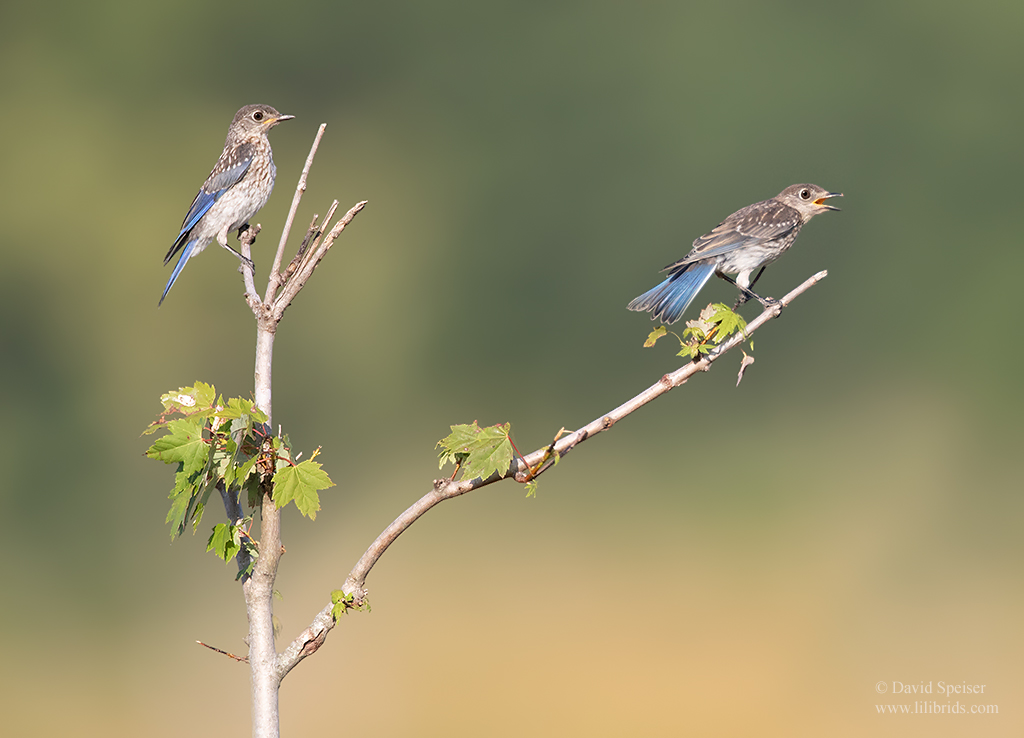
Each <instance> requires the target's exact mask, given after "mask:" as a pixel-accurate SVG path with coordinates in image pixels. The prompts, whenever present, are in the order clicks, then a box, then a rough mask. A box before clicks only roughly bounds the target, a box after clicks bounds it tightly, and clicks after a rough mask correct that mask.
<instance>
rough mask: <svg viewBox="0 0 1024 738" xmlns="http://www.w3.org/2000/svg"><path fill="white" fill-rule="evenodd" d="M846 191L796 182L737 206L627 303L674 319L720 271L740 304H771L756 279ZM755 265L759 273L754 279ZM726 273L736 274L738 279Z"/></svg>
mask: <svg viewBox="0 0 1024 738" xmlns="http://www.w3.org/2000/svg"><path fill="white" fill-rule="evenodd" d="M842 196H843V193H842V192H829V191H828V190H825V189H822V188H821V187H818V186H817V185H813V184H795V185H792V186H791V187H787V188H786V189H784V190H783V191H782V192H780V193H779V194H778V195H776V196H775V197H773V198H772V199H770V200H763V201H761V202H755V203H754V204H753V205H748V206H747V207H745V208H743V209H742V210H737V211H736V212H735V213H733V214H732V215H730V216H729V217H728V218H726V219H725V220H723V221H722V222H721V223H719V224H718V225H717V226H715V228H714V230H712V231H711V232H710V233H706V234H704V235H703V236H701V237H700V238H698V239H697V240H696V241H694V242H693V248H692V249H691V250H690V253H688V254H687V255H686V256H684V257H683V258H682V259H680V260H679V261H677V262H675V263H672V264H669V265H668V266H667V267H665V268H664V269H663V270H662V271H666V272H668V273H669V276H668V279H666V280H665V281H664V282H662V283H661V284H659V285H658V286H657V287H655V288H654V289H652V290H650V291H648V292H645V293H644V294H642V295H640V297H638V298H636V299H635V300H633V302H631V303H629V305H628V308H629V309H630V310H639V311H649V312H650V313H651V320H654V319H655V318H661V322H662V323H674V322H676V321H677V320H679V317H680V316H681V315H682V314H683V312H684V311H685V310H686V308H687V307H688V306H689V305H690V303H691V302H692V301H693V298H694V297H696V296H697V293H698V292H700V289H701V287H703V286H704V284H705V283H706V282H707V281H708V280H709V279H711V275H712V274H716V273H717V274H718V276H719V277H721V278H722V279H724V280H725V281H727V282H730V283H731V284H733V285H735V286H736V287H738V288H739V290H740V296H739V299H738V300H737V301H736V306H735V307H739V306H740V305H741V304H742V303H744V302H746V301H747V300H748V299H749V298H751V297H753V298H755V299H757V300H758V301H759V302H760V303H761V304H762V305H764V306H766V307H767V306H769V305H772V304H774V303H775V300H773V299H772V298H767V299H766V298H763V297H761V296H760V295H757V294H755V293H754V292H751V288H752V287H753V286H754V283H755V282H757V280H758V278H759V277H760V276H761V273H762V272H764V268H765V267H766V266H768V265H769V264H771V263H772V262H773V261H775V260H776V259H778V258H779V257H780V256H782V254H783V253H785V251H786V249H788V248H789V247H790V246H792V245H793V241H795V240H796V237H797V234H799V233H800V229H801V228H803V227H804V225H805V224H806V223H807V221H809V220H810V219H811V218H813V217H814V216H815V215H817V214H818V213H824V212H825V211H826V210H839V208H837V207H833V206H832V205H828V204H826V203H825V201H826V200H828V199H829V198H830V197H842ZM755 270H758V271H757V275H756V276H755V277H754V278H753V279H751V278H750V275H751V274H753V272H754V271H755ZM727 274H736V275H737V276H736V279H735V280H733V279H730V278H729V277H728V276H727Z"/></svg>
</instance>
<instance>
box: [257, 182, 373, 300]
mask: <svg viewBox="0 0 1024 738" xmlns="http://www.w3.org/2000/svg"><path fill="white" fill-rule="evenodd" d="M366 203H367V201H366V200H363V201H361V202H357V203H356V204H355V205H353V206H352V207H351V209H350V210H349V211H348V212H347V213H345V214H344V215H343V216H341V218H340V219H339V220H338V222H337V223H335V224H334V227H333V228H332V229H331V232H330V233H328V234H327V236H326V237H325V238H324V239H323V240H322V241H320V242H319V243H317V242H314V245H313V246H312V247H310V249H309V251H307V252H306V255H305V256H304V257H303V258H302V260H301V261H300V262H299V265H298V267H297V268H296V269H295V272H294V274H292V275H291V277H289V278H288V281H287V282H285V284H284V286H283V287H282V288H281V294H279V295H278V296H277V298H276V299H275V300H274V302H273V303H272V309H273V314H274V318H275V320H281V317H282V316H283V315H284V311H285V310H286V309H287V308H288V306H289V305H290V304H291V302H292V300H294V299H295V296H296V295H297V294H299V290H301V289H302V288H303V287H304V286H305V285H306V280H308V279H309V278H310V277H311V276H312V274H313V270H315V269H316V268H317V266H318V265H319V264H320V260H321V259H323V258H324V257H325V256H326V255H327V252H328V251H329V250H330V248H331V246H332V245H334V241H335V239H337V238H338V236H340V235H341V232H342V231H343V230H345V227H346V226H347V225H348V224H349V223H351V222H352V219H353V218H355V217H356V216H357V215H358V214H359V212H360V211H361V210H362V209H363V208H364V207H366ZM336 206H337V202H335V204H334V205H333V206H332V208H331V212H332V213H333V212H334V207H336ZM324 222H325V223H326V222H327V221H326V219H325V220H324Z"/></svg>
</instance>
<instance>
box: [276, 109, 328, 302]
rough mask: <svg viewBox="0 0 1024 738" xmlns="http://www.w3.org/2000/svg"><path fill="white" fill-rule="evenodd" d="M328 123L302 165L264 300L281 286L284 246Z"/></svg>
mask: <svg viewBox="0 0 1024 738" xmlns="http://www.w3.org/2000/svg"><path fill="white" fill-rule="evenodd" d="M326 128H327V124H326V123H321V124H320V129H319V130H318V131H317V132H316V138H314V139H313V146H312V147H311V148H310V149H309V156H307V157H306V164H305V166H304V167H302V174H300V175H299V183H298V184H297V185H296V186H295V194H294V195H293V196H292V206H291V209H290V210H289V211H288V218H287V219H286V220H285V222H284V230H282V231H281V242H280V243H279V244H278V245H277V254H275V255H274V266H273V267H272V268H271V270H270V279H269V280H268V281H267V294H266V296H265V297H264V298H263V302H265V303H269V302H270V301H271V300H273V299H274V294H275V293H276V292H277V288H278V287H280V286H281V263H282V261H283V260H284V248H285V245H286V244H287V243H288V236H289V234H290V233H291V231H292V223H293V222H294V221H295V213H296V212H297V211H298V209H299V202H301V201H302V193H304V192H305V191H306V179H307V178H308V177H309V170H310V168H311V167H312V166H313V157H314V156H316V150H317V148H319V146H320V139H321V138H323V135H324V130H325V129H326Z"/></svg>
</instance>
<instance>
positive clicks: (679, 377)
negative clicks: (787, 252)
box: [278, 271, 828, 677]
mask: <svg viewBox="0 0 1024 738" xmlns="http://www.w3.org/2000/svg"><path fill="white" fill-rule="evenodd" d="M826 276H828V272H826V271H821V272H818V273H817V274H815V275H814V276H813V277H811V278H809V279H807V280H805V281H804V282H803V283H802V284H800V285H799V286H798V287H796V288H795V289H793V290H792V291H790V292H789V293H788V294H787V295H786V296H785V297H783V298H782V299H781V300H779V302H778V304H776V305H773V306H772V307H769V308H767V309H765V310H764V312H762V313H761V314H760V315H758V316H757V317H756V318H755V319H754V320H752V321H750V323H748V324H747V328H746V330H745V331H744V332H743V333H737V334H736V335H734V336H732V337H730V338H729V339H728V340H726V341H724V342H723V343H722V344H721V345H720V346H718V347H717V348H716V349H715V350H713V351H712V352H711V353H710V354H707V355H705V356H704V357H702V358H701V359H700V360H699V361H692V362H688V363H687V364H686V365H685V366H683V367H680V368H679V369H677V370H676V371H674V372H672V373H670V374H666V375H664V376H663V377H662V378H661V379H660V380H658V381H657V382H655V383H654V384H653V385H652V386H650V387H648V388H647V389H646V390H644V391H643V392H641V393H640V394H638V395H637V396H636V397H633V398H632V399H631V400H629V401H627V402H625V403H623V404H622V405H620V406H619V407H617V408H615V409H614V410H612V411H611V412H609V413H607V414H605V415H602V416H601V417H599V418H597V419H596V420H594V421H593V422H591V423H589V424H588V425H586V426H584V427H583V428H580V429H579V430H577V431H574V432H572V433H569V434H567V435H565V436H562V437H560V438H556V440H555V442H554V443H551V444H548V445H546V446H544V447H543V448H539V449H537V450H536V451H533V452H531V453H529V454H527V455H526V456H525V457H519V458H514V459H513V461H512V465H511V467H510V468H509V470H508V471H507V472H506V473H505V474H498V473H497V472H496V473H494V474H492V475H491V476H490V477H488V478H487V479H480V478H479V477H478V478H476V479H460V480H459V481H457V482H456V481H454V479H437V480H434V485H433V488H432V489H431V490H430V491H429V492H427V494H425V495H423V496H422V497H421V498H420V499H418V500H417V501H416V502H414V503H413V504H412V505H411V506H410V507H409V508H408V509H407V510H406V511H405V512H403V513H402V514H401V515H399V516H398V517H397V518H396V519H395V521H394V522H393V523H391V525H389V526H388V527H387V528H385V529H384V531H383V532H382V533H381V534H380V535H379V536H377V539H376V540H375V541H374V542H373V543H372V544H371V545H370V547H369V548H368V549H366V552H365V553H364V554H363V555H362V557H360V559H359V561H358V562H357V563H356V565H355V566H354V567H352V571H351V572H349V575H348V578H346V580H345V584H344V585H343V586H342V591H343V592H344V593H345V594H346V595H352V596H353V602H354V604H355V605H356V606H358V605H361V604H362V603H363V602H364V601H365V599H366V589H365V587H364V585H365V583H366V577H367V575H369V573H370V570H371V569H372V568H373V566H374V564H376V563H377V561H378V560H379V559H380V557H381V556H383V554H384V552H385V551H386V550H387V549H388V546H390V545H391V544H392V543H394V541H395V539H396V538H398V536H400V535H401V534H402V533H403V532H404V531H405V530H407V529H408V528H409V526H411V525H412V524H413V523H415V522H416V521H417V520H419V519H420V518H421V517H422V516H423V515H424V514H425V513H426V512H427V510H429V509H431V508H432V507H434V506H435V505H437V504H438V503H439V502H444V501H445V500H449V499H451V498H453V497H458V496H460V495H464V494H466V493H467V492H472V491H473V490H475V489H479V488H480V487H485V486H487V485H489V484H493V483H494V482H497V481H500V480H502V479H508V478H509V477H512V478H514V479H515V480H516V481H517V482H526V481H529V480H531V479H536V478H537V477H538V476H540V475H541V474H542V473H544V472H545V471H547V470H548V469H550V468H551V466H552V464H551V463H546V462H548V461H550V460H551V457H553V456H555V455H558V456H560V457H561V456H564V455H565V454H567V453H569V451H571V450H572V449H574V448H575V447H576V446H578V445H579V444H581V443H583V442H584V441H586V440H587V439H588V438H593V437H594V436H595V435H597V434H598V433H601V432H602V431H605V430H608V429H609V428H611V427H612V426H613V425H615V423H617V422H618V421H619V420H621V419H622V418H624V417H626V416H627V415H629V414H630V413H632V412H634V411H635V410H638V409H639V408H641V407H643V406H644V405H646V404H647V403H648V402H650V401H651V400H653V399H655V398H656V397H660V396H661V395H663V394H665V393H666V392H668V391H669V390H672V389H674V388H675V387H678V386H679V385H681V384H683V383H685V382H686V381H687V380H688V379H689V378H690V377H691V376H693V375H694V374H696V373H697V372H704V371H708V370H709V369H710V368H711V364H712V363H714V362H715V361H717V360H718V359H719V358H720V357H721V356H723V355H724V354H726V353H727V352H729V351H731V350H732V349H734V348H735V347H737V346H739V345H740V344H741V343H743V342H744V341H745V340H747V339H748V338H749V337H750V335H751V334H753V333H754V332H755V331H756V330H757V329H758V328H760V327H761V326H763V325H764V324H765V323H767V322H768V321H769V320H771V319H772V318H777V317H778V316H779V314H780V313H781V312H782V308H783V307H785V306H786V305H789V304H790V303H791V302H792V301H793V300H794V299H796V298H797V297H798V296H800V295H801V294H803V293H804V292H806V291H807V290H808V289H810V288H811V287H813V286H814V285H815V284H817V283H818V282H820V281H821V280H822V279H824V278H825V277H826ZM535 465H540V468H533V467H534V466H535ZM333 607H334V606H333V604H328V605H327V606H326V607H325V608H323V609H322V610H321V611H320V612H319V613H317V615H316V617H315V618H314V619H313V622H312V623H311V624H310V626H309V627H308V628H306V630H304V631H303V632H302V633H300V634H299V636H298V637H297V638H296V639H295V640H294V641H292V643H291V644H290V645H289V646H288V648H286V649H285V650H284V651H283V652H282V653H281V655H280V656H279V657H278V673H279V674H280V676H281V677H283V676H284V675H285V674H287V673H288V672H289V671H291V670H292V669H293V668H294V667H295V665H296V664H298V663H299V662H300V661H301V660H302V659H304V658H305V657H306V656H308V655H309V653H312V652H313V651H315V650H316V649H318V648H319V647H320V645H322V644H323V642H324V639H325V638H326V637H327V633H328V632H329V631H330V630H331V629H332V628H333V627H334V625H335V622H334V618H333V616H332V614H331V611H332V609H333Z"/></svg>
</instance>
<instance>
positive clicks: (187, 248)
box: [157, 241, 197, 307]
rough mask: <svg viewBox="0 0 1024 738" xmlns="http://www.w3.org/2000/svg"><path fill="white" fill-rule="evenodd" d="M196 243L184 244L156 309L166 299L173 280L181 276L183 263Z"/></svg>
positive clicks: (190, 254)
mask: <svg viewBox="0 0 1024 738" xmlns="http://www.w3.org/2000/svg"><path fill="white" fill-rule="evenodd" d="M196 243H197V241H189V242H188V243H187V244H185V248H183V249H182V250H181V256H179V257H178V263H177V264H175V265H174V270H173V271H172V272H171V278H170V279H168V280H167V286H166V287H164V293H163V294H162V295H160V302H159V303H157V307H160V305H163V303H164V298H165V297H167V293H168V292H170V291H171V287H173V286H174V282H175V280H177V279H178V275H179V274H181V270H182V269H184V268H185V263H186V262H187V261H188V260H189V257H190V256H192V252H193V251H194V250H195V247H196Z"/></svg>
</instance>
